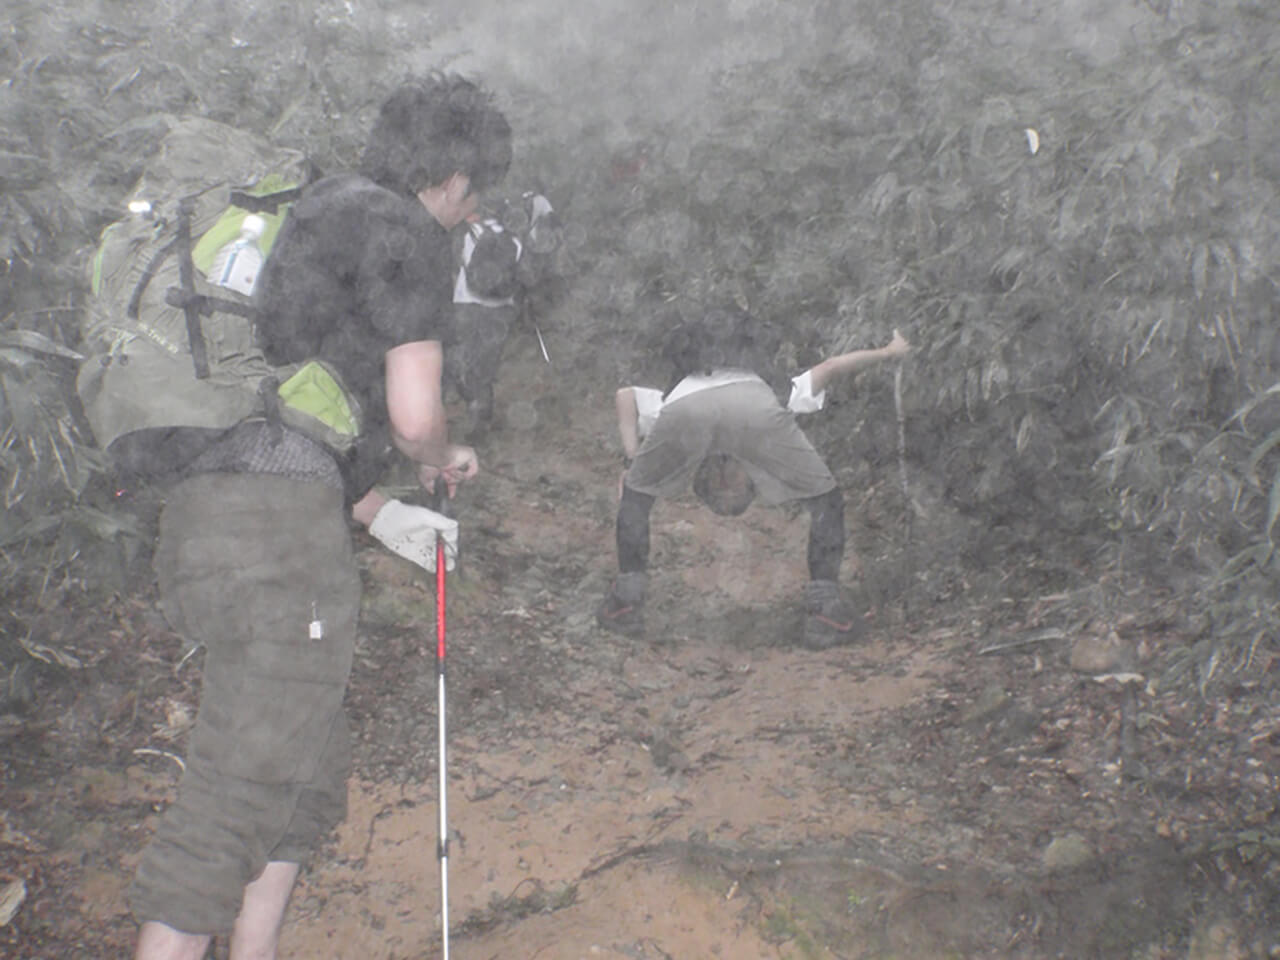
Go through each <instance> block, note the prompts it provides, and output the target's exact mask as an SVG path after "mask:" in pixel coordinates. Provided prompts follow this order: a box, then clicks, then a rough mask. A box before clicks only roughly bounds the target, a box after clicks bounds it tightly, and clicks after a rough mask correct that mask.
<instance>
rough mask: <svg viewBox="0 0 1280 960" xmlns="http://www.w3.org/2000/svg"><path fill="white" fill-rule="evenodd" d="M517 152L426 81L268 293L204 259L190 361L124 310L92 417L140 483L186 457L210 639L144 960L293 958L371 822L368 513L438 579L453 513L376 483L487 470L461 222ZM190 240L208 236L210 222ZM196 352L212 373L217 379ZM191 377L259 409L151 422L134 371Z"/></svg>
mask: <svg viewBox="0 0 1280 960" xmlns="http://www.w3.org/2000/svg"><path fill="white" fill-rule="evenodd" d="M510 161H511V128H510V126H509V125H508V123H507V121H506V119H505V118H504V117H503V115H502V114H501V113H500V112H499V111H498V109H497V108H496V107H495V106H494V104H493V101H492V97H491V96H490V94H489V93H488V92H487V91H486V90H484V89H483V88H482V87H480V86H478V85H477V84H475V83H473V82H470V81H467V80H464V79H462V78H460V77H457V76H455V75H445V74H433V75H431V76H430V77H428V78H425V79H421V80H413V81H409V82H406V83H405V84H403V85H402V86H401V87H399V88H398V89H397V90H396V91H395V92H393V93H392V94H391V96H390V97H389V98H388V99H387V100H386V102H385V103H384V104H383V106H382V108H381V111H380V113H379V116H378V119H377V121H376V123H375V126H374V129H373V130H372V132H371V134H370V137H369V140H368V143H367V145H366V149H365V152H364V156H363V161H362V164H361V168H360V170H359V172H358V173H346V174H337V175H334V176H329V177H325V178H323V179H320V180H317V181H316V182H314V183H312V184H310V185H308V186H306V187H304V188H303V189H302V190H301V192H300V193H299V194H298V195H297V196H296V197H293V198H290V200H289V203H290V206H289V210H288V213H287V215H286V216H284V217H283V219H282V222H281V223H280V224H279V225H278V236H276V237H275V238H274V243H273V245H272V247H271V250H270V253H269V254H268V255H267V257H266V260H265V263H263V264H262V266H261V270H260V273H258V275H257V276H256V280H255V281H254V283H253V294H252V298H251V299H249V298H242V299H240V300H237V299H236V298H235V297H233V296H230V294H228V293H227V292H224V291H221V290H215V289H213V288H212V287H210V286H209V285H208V284H207V283H205V282H204V278H203V277H202V276H201V275H200V274H199V271H196V272H195V277H194V280H193V277H192V268H191V266H190V265H189V264H187V265H186V266H185V267H183V270H184V271H185V275H184V276H183V278H182V280H183V282H181V283H178V284H175V285H174V286H172V287H170V288H169V290H168V291H167V292H166V296H167V298H168V301H169V303H170V304H176V305H177V309H178V316H177V318H176V319H173V318H171V319H172V323H171V324H170V328H166V329H169V332H170V333H171V334H172V336H170V337H169V341H170V343H172V344H175V345H178V346H185V344H183V339H184V337H189V348H188V349H186V351H185V352H180V354H179V355H178V359H180V360H181V361H182V363H181V364H179V363H177V362H176V361H175V362H174V363H171V364H170V365H169V366H165V362H166V356H168V354H169V351H168V350H167V349H160V348H159V347H158V346H157V344H158V335H156V336H153V335H152V334H153V333H154V332H155V331H154V330H153V331H152V332H148V331H146V330H142V329H139V326H138V324H136V323H135V324H134V325H133V326H132V327H130V326H129V324H127V323H126V322H125V321H124V319H123V318H117V334H118V335H117V336H115V337H114V338H111V342H110V343H109V344H108V345H107V347H106V348H104V351H103V352H102V353H101V355H100V356H95V357H94V358H91V360H90V362H89V364H88V365H87V366H86V369H85V370H84V371H82V378H81V379H82V381H83V383H82V396H83V397H84V398H85V401H86V402H85V405H86V412H87V413H89V414H90V417H91V421H93V420H94V419H95V418H96V422H94V427H95V430H98V429H102V430H104V431H106V436H107V437H109V438H110V442H109V445H108V443H107V442H104V446H107V449H108V451H109V452H112V451H113V450H114V452H115V453H116V454H117V455H118V457H119V458H120V459H121V460H127V461H129V462H130V463H132V465H133V467H134V468H137V469H140V468H142V467H144V466H145V465H146V464H145V453H146V452H147V451H149V450H150V451H164V453H163V456H164V457H168V458H170V460H169V462H167V463H165V464H163V468H164V470H163V472H165V474H166V476H167V478H168V479H169V480H170V482H171V486H169V487H167V488H166V490H165V504H164V508H163V511H162V513H161V516H160V533H159V540H158V544H157V547H156V555H155V566H156V570H157V573H158V577H159V585H160V596H161V602H162V606H163V609H164V612H165V614H166V617H168V618H169V619H170V620H171V622H172V623H173V624H174V626H175V628H176V629H177V630H178V631H179V632H180V633H182V634H183V635H184V637H185V638H186V639H187V640H188V641H189V642H191V643H192V644H193V645H194V644H202V645H203V646H205V648H206V655H205V662H204V672H203V687H202V691H201V696H200V709H199V715H198V717H197V719H196V723H195V726H194V728H193V729H192V731H191V733H190V738H189V741H188V749H187V755H186V759H185V769H184V773H183V777H182V782H181V785H180V787H179V791H178V796H177V799H176V800H175V801H174V802H173V803H172V804H171V805H170V806H169V807H168V808H167V809H166V810H165V811H164V813H163V815H162V816H161V818H160V820H159V823H158V825H157V827H156V830H155V833H154V836H153V837H152V839H151V842H150V844H149V845H148V846H147V848H146V849H145V850H144V851H143V854H142V857H141V860H140V862H139V864H138V868H137V872H136V875H135V878H134V882H133V884H132V886H131V888H130V891H129V902H130V906H131V907H132V909H133V912H134V915H135V916H136V917H137V919H138V920H139V922H140V924H141V927H140V930H139V936H138V942H137V951H136V956H137V957H138V958H146V960H155V958H170V960H177V958H189V960H199V958H201V957H203V956H204V955H205V952H206V950H207V948H208V945H209V943H210V940H211V938H212V937H213V936H215V935H219V934H224V933H229V934H230V937H231V946H230V954H231V956H237V957H238V956H253V957H274V956H275V955H276V945H277V941H278V936H279V931H280V927H281V923H282V920H283V917H284V912H285V908H286V906H287V903H288V900H289V896H290V892H291V891H292V889H293V886H294V883H295V881H296V878H297V876H298V872H299V869H300V865H302V864H304V863H305V862H306V861H307V859H308V857H309V856H310V854H311V852H312V851H313V850H314V849H315V847H316V845H317V843H318V842H319V841H320V840H321V839H322V838H323V837H324V836H325V835H326V834H327V833H328V832H329V831H330V830H331V829H332V828H333V827H334V826H336V825H337V824H338V823H339V822H340V821H341V820H342V818H343V817H344V816H345V807H346V777H347V774H348V771H349V768H350V743H349V736H348V731H347V723H346V718H345V716H344V713H343V706H342V701H343V696H344V692H345V689H346V684H347V679H348V675H349V673H350V668H351V661H352V656H353V652H354V647H355V638H356V620H357V616H358V613H359V608H360V589H361V588H360V575H359V571H358V570H357V568H356V564H355V561H354V555H353V547H352V543H351V534H350V529H349V526H348V520H349V518H353V519H354V520H355V521H357V522H358V523H359V524H362V525H364V526H367V527H368V529H369V532H370V533H371V534H372V535H373V536H374V537H375V538H377V539H379V540H380V541H382V542H383V543H384V544H385V545H387V546H388V547H389V548H390V549H391V550H393V551H394V552H396V553H398V554H400V555H401V556H404V557H406V558H408V559H410V560H413V561H414V562H416V563H418V564H420V565H421V566H423V567H426V568H427V569H430V570H434V569H435V564H436V560H435V556H436V554H435V547H436V540H437V536H440V537H442V538H443V539H444V540H445V542H446V544H447V545H448V546H449V547H450V552H451V553H452V551H453V550H456V533H457V527H456V524H455V523H454V522H453V521H451V520H447V519H446V518H444V517H442V516H441V515H440V514H436V513H434V512H432V511H430V510H427V509H426V508H424V507H418V506H414V505H410V504H406V503H402V502H400V501H398V500H394V499H388V498H386V497H385V496H383V495H382V494H380V493H379V492H378V491H377V490H376V489H375V487H374V484H375V482H377V481H378V479H379V478H380V477H381V476H382V475H383V474H384V472H385V469H386V467H387V466H388V463H389V460H390V457H391V456H392V455H393V453H394V452H395V451H398V452H399V453H400V454H402V455H404V456H407V457H408V458H409V459H410V460H411V461H413V462H414V463H416V464H417V470H418V476H419V479H420V480H421V481H422V483H423V485H424V486H427V487H432V486H434V485H435V484H436V483H437V482H441V483H443V484H444V485H445V486H447V487H448V488H449V490H450V492H451V493H452V491H453V488H454V487H455V486H456V485H457V484H458V483H459V482H461V481H465V480H467V479H469V478H470V477H472V476H474V475H475V473H476V471H477V469H478V463H477V460H476V455H475V452H474V451H473V450H472V449H471V448H470V447H466V446H461V445H458V444H455V443H453V442H451V441H450V439H449V432H448V425H447V423H446V419H445V412H444V404H443V400H442V387H441V381H442V370H443V356H442V355H443V346H442V343H443V341H444V340H445V339H446V337H445V331H446V330H447V329H448V326H449V324H450V312H451V310H452V282H453V275H454V268H453V258H452V247H451V243H450V239H449V231H450V230H451V229H452V228H454V227H455V226H458V225H460V224H462V223H463V222H464V221H465V220H466V218H467V217H468V216H469V215H471V214H472V213H473V212H474V211H475V209H476V206H477V202H478V194H479V193H480V191H482V190H484V189H486V188H488V187H490V186H492V185H494V184H496V183H497V182H498V181H500V180H501V179H502V177H503V176H504V175H505V173H506V170H507V168H508V166H509V164H510ZM259 192H260V193H261V191H259ZM197 200H198V197H197ZM240 202H245V203H250V205H252V202H251V201H247V200H246V201H240ZM244 215H245V211H244V210H243V209H240V212H239V214H238V216H239V223H238V224H237V225H236V226H235V227H233V228H229V229H228V231H227V234H226V235H227V236H229V237H230V238H232V239H233V240H234V239H235V238H236V237H238V236H239V237H245V236H247V237H248V240H252V239H254V238H253V236H252V235H253V234H254V233H256V232H258V225H256V224H254V225H252V227H253V229H250V230H245V229H243V220H244ZM269 215H270V214H269V213H267V214H263V216H269ZM159 223H160V221H159V219H157V221H156V224H157V227H156V228H157V229H159ZM183 230H184V231H186V232H188V233H190V234H191V236H189V237H188V241H194V242H188V243H187V247H188V248H190V247H195V246H198V245H199V241H198V240H196V239H195V233H196V232H197V231H196V230H195V229H194V228H191V227H190V224H188V226H187V227H184V228H183ZM265 234H266V231H263V236H265ZM236 242H242V241H236ZM245 242H247V241H245ZM173 249H176V250H178V251H179V254H180V253H181V251H182V249H183V246H182V242H181V241H178V244H177V246H176V247H174V248H173ZM159 259H160V258H157V262H159ZM224 265H225V264H224ZM142 298H143V294H141V293H140V294H139V296H138V298H137V299H138V300H139V302H140V301H141V299H142ZM228 302H229V303H232V304H233V305H234V304H236V303H240V304H241V305H242V306H247V307H248V310H247V311H246V312H247V313H248V314H249V315H251V317H252V321H253V332H254V336H253V338H252V339H251V340H245V339H244V337H243V331H241V332H240V333H234V332H233V327H232V326H231V325H229V323H228V322H227V321H225V320H224V315H226V316H231V317H233V318H234V317H236V314H235V311H234V310H225V309H223V308H222V307H221V306H220V305H221V304H225V303H228ZM104 309H105V308H104ZM143 312H144V313H145V311H143ZM138 315H139V313H138V311H136V310H135V311H133V313H132V314H131V316H133V317H134V319H135V320H136V319H137V317H138ZM151 326H152V327H153V328H158V327H160V326H163V324H162V323H161V322H156V323H152V324H151ZM236 329H238V328H236ZM246 329H247V328H246ZM121 330H123V331H124V332H120V331H121ZM160 332H161V333H163V332H164V330H161V331H160ZM237 338H239V339H237ZM229 345H230V346H231V347H234V350H231V351H230V352H229V350H228V347H229ZM251 348H252V349H251ZM254 350H256V351H257V352H256V353H255V352H254ZM235 351H239V353H236V352H235ZM197 354H199V355H200V356H199V357H197V356H196V355H197ZM170 359H172V358H170ZM196 359H202V360H203V370H201V369H199V364H196V368H197V369H196V370H194V371H193V370H192V366H193V361H194V360H196ZM183 364H185V371H186V373H187V375H188V379H189V380H190V383H191V384H196V385H197V387H198V388H199V389H200V390H203V391H204V393H203V394H202V396H204V397H205V400H204V403H203V406H204V407H205V408H208V407H211V406H217V405H218V403H219V402H220V401H219V400H218V397H219V396H220V394H227V395H229V396H234V397H235V398H236V399H235V400H234V402H232V401H228V402H227V403H226V404H224V405H223V407H222V408H221V409H220V411H219V414H218V416H217V417H215V416H214V414H213V413H212V412H204V413H202V407H201V404H200V403H195V402H192V403H190V404H187V403H185V400H184V398H185V396H186V395H185V394H183V395H182V396H179V397H178V399H175V400H173V401H171V402H169V400H168V398H167V397H166V396H165V394H164V392H161V393H159V394H158V395H157V396H155V397H153V398H152V400H151V401H150V402H151V403H152V405H153V406H154V405H159V406H160V407H161V408H163V407H164V406H165V404H166V402H168V404H169V408H168V409H158V410H153V409H150V408H145V409H144V407H143V404H144V402H145V397H144V394H145V393H146V392H147V391H143V390H141V388H140V387H137V386H136V385H132V384H129V383H128V380H129V377H130V375H131V374H132V373H135V372H136V373H138V374H139V375H141V376H143V377H145V378H151V379H150V382H149V383H148V384H147V386H148V387H149V388H150V389H151V390H152V391H154V390H155V388H156V385H157V384H160V383H166V384H172V385H173V386H172V390H171V392H172V393H174V394H175V395H178V394H182V392H183V391H184V390H186V389H187V384H186V381H181V382H180V381H179V377H178V373H177V372H176V371H178V370H179V369H180V368H183ZM161 371H163V373H161ZM240 379H247V380H248V381H249V384H250V385H251V389H248V390H244V389H242V384H241V383H240ZM197 387H191V388H190V389H191V394H190V395H191V396H195V395H196V390H197ZM243 396H248V397H249V398H251V399H254V400H255V401H256V402H255V403H252V404H249V403H248V402H247V401H244V403H243V404H242V399H243ZM121 397H124V400H121V399H120V398H121ZM179 401H184V402H179ZM237 405H242V406H245V408H246V412H245V413H244V414H243V415H242V416H239V417H238V419H236V420H234V421H233V423H231V424H229V425H223V424H222V423H221V422H215V421H220V420H222V419H225V418H226V417H227V416H228V415H230V414H229V413H228V411H230V412H231V414H234V413H238V412H239V409H240V407H239V406H237ZM201 416H203V417H204V421H203V422H201V421H200V417H201ZM166 420H167V421H168V423H167V425H166V422H165V421H166ZM184 420H186V421H191V420H195V421H196V423H195V424H191V423H184V422H183V421H184ZM138 424H142V426H141V427H137V425H138ZM130 425H133V426H135V427H137V428H136V429H128V427H130ZM192 430H194V431H195V432H190V431H192ZM130 438H132V439H130ZM175 438H178V439H180V440H181V442H180V443H174V442H172V441H174V439H175ZM158 455H159V454H158ZM451 559H452V557H450V561H451Z"/></svg>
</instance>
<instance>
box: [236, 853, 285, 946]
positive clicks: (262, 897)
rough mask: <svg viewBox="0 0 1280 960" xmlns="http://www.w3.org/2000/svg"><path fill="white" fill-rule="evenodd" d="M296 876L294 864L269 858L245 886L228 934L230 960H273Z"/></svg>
mask: <svg viewBox="0 0 1280 960" xmlns="http://www.w3.org/2000/svg"><path fill="white" fill-rule="evenodd" d="M297 879H298V865H297V864H296V863H289V862H288V861H285V860H272V861H271V862H270V863H268V864H267V865H266V867H265V868H264V869H263V871H262V874H261V876H259V877H258V879H256V880H254V881H253V882H252V883H250V884H249V885H248V886H247V887H245V888H244V903H243V904H242V905H241V907H240V916H238V917H236V926H235V930H233V931H232V933H231V960H275V955H276V946H277V944H278V943H279V942H280V926H281V924H282V923H283V922H284V910H285V907H287V906H288V905H289V895H290V894H291V893H293V885H294V883H295V882H296V881H297Z"/></svg>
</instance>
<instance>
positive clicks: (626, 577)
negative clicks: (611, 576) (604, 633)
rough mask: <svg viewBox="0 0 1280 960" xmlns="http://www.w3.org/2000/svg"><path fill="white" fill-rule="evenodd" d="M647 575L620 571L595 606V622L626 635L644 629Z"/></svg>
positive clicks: (636, 634)
mask: <svg viewBox="0 0 1280 960" xmlns="http://www.w3.org/2000/svg"><path fill="white" fill-rule="evenodd" d="M648 584H649V575H648V574H647V573H645V572H644V571H638V572H635V573H620V574H618V579H616V580H615V581H613V586H612V587H611V588H610V589H609V592H608V593H607V594H606V595H605V598H604V601H603V602H602V603H601V604H600V606H599V607H597V608H596V623H598V624H600V626H602V627H604V628H605V629H606V630H612V631H614V632H615V633H621V634H623V635H625V636H628V637H634V636H638V635H639V634H640V633H642V632H643V631H644V595H645V588H646V587H647V586H648Z"/></svg>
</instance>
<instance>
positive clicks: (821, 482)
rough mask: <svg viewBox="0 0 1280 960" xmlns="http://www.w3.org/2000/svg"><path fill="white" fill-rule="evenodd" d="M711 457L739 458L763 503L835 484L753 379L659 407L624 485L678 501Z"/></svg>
mask: <svg viewBox="0 0 1280 960" xmlns="http://www.w3.org/2000/svg"><path fill="white" fill-rule="evenodd" d="M711 453H725V454H728V455H730V456H732V457H734V458H736V459H737V460H739V461H740V462H741V463H742V465H743V467H744V468H745V469H746V471H747V474H748V475H749V476H750V477H751V482H752V483H753V484H755V488H756V496H757V497H758V498H759V499H760V502H761V503H764V504H768V505H776V504H779V503H786V502H787V501H789V500H802V499H806V498H808V497H817V496H820V495H822V494H824V493H826V492H827V491H829V490H833V489H835V486H836V481H835V477H833V476H832V475H831V471H830V470H828V469H827V465H826V464H825V463H824V462H823V461H822V457H820V456H818V451H816V450H815V449H813V444H811V443H810V442H809V438H808V437H806V436H805V435H804V431H803V430H801V429H800V427H799V425H798V424H797V423H796V419H795V415H794V414H792V413H790V412H788V411H787V410H786V409H784V408H783V406H782V405H781V404H780V403H778V398H777V397H775V396H774V395H773V391H772V390H771V389H770V388H769V386H768V385H767V384H765V383H763V382H760V381H753V380H744V381H740V382H737V383H728V384H724V385H723V386H719V387H709V388H707V389H705V390H699V391H697V392H696V393H691V394H689V395H688V396H687V397H682V398H681V399H679V400H677V401H676V402H675V403H672V404H668V405H667V406H664V407H663V408H662V412H661V413H660V414H659V415H658V419H657V420H656V421H654V425H653V429H652V430H651V431H650V432H649V434H648V436H646V437H645V438H644V442H643V443H642V444H641V445H640V449H639V451H638V452H637V453H636V458H635V460H634V462H633V463H632V464H631V469H630V470H628V471H627V477H626V484H627V486H628V487H631V489H633V490H636V491H639V492H640V493H647V494H649V495H650V496H654V497H675V496H679V495H680V494H681V493H683V492H684V491H685V490H686V489H687V488H688V486H689V483H690V481H691V479H692V477H693V475H694V473H695V472H696V471H697V469H698V465H699V464H700V463H701V462H702V460H703V458H704V457H706V456H707V455H708V454H711Z"/></svg>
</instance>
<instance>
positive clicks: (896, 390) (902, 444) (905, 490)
mask: <svg viewBox="0 0 1280 960" xmlns="http://www.w3.org/2000/svg"><path fill="white" fill-rule="evenodd" d="M902 366H903V364H902V361H901V360H899V361H898V364H897V366H896V367H894V370H893V406H894V412H895V413H897V416H898V482H899V483H901V484H902V503H903V510H904V511H905V512H904V514H903V525H904V526H905V527H906V544H905V545H904V546H903V568H904V572H905V573H906V574H907V578H906V579H907V580H910V577H911V574H912V573H913V569H912V568H913V566H914V565H913V564H912V561H911V520H912V516H911V514H912V513H913V512H914V511H913V509H912V504H911V487H910V485H909V484H908V483H907V416H906V413H905V411H904V410H903V407H902ZM909 594H910V590H909V589H908V588H907V586H906V584H905V583H904V585H903V590H902V618H903V620H906V619H907V615H908V611H907V598H908V596H909Z"/></svg>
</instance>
